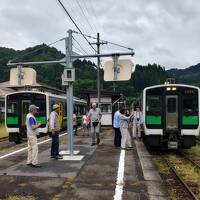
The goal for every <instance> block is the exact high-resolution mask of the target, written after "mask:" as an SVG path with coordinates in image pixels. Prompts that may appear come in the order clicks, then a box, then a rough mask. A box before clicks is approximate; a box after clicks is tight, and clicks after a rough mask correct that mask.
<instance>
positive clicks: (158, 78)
mask: <svg viewBox="0 0 200 200" xmlns="http://www.w3.org/2000/svg"><path fill="white" fill-rule="evenodd" d="M38 49H39V50H38ZM22 55H23V56H22ZM63 57H64V54H63V53H62V52H60V51H58V50H57V49H56V48H54V47H48V46H46V45H45V44H42V45H37V46H34V47H30V48H27V49H25V50H22V51H16V50H14V49H9V48H4V47H0V73H1V74H3V76H2V75H1V76H0V82H3V81H7V80H8V79H9V68H8V67H7V66H6V64H7V62H8V61H9V60H12V59H14V58H17V59H15V60H14V61H13V62H19V61H24V62H25V61H43V60H59V59H62V58H63ZM74 66H75V68H76V82H75V84H74V93H75V95H76V96H79V93H80V91H81V90H83V89H96V84H97V71H96V65H95V63H93V62H91V61H87V60H76V61H75V62H74ZM33 68H34V69H35V70H36V71H37V80H38V81H40V82H43V83H46V84H49V85H51V86H54V87H56V88H59V89H64V88H62V86H61V74H62V72H63V68H64V67H63V66H62V65H60V64H49V65H38V66H34V67H33ZM100 77H101V89H104V90H113V83H112V82H104V81H103V69H101V70H100ZM167 77H168V75H167V73H166V71H165V69H164V68H163V67H161V66H159V65H157V64H152V65H151V64H148V65H147V66H141V65H136V69H135V73H133V74H132V78H131V80H129V81H123V82H117V83H116V84H115V87H116V90H117V91H119V92H122V93H124V94H125V95H126V96H137V95H138V94H139V93H140V92H141V90H142V89H143V88H144V87H147V86H150V85H155V84H161V83H163V82H164V81H165V80H166V78H167Z"/></svg>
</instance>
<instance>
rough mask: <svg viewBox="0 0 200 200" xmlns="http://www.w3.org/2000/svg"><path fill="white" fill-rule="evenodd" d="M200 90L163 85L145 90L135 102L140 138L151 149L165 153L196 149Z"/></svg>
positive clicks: (168, 84) (198, 128)
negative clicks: (141, 119)
mask: <svg viewBox="0 0 200 200" xmlns="http://www.w3.org/2000/svg"><path fill="white" fill-rule="evenodd" d="M199 97H200V90H199V88H198V87H195V86H191V85H184V84H170V83H167V84H163V85H155V86H151V87H147V88H145V89H144V90H143V92H142V94H141V96H140V97H139V98H138V99H137V101H135V102H134V105H136V104H137V105H140V107H141V109H142V112H143V117H144V124H143V137H144V139H145V141H146V143H147V144H148V145H149V146H151V147H161V146H163V147H166V148H168V149H179V148H190V147H192V146H195V145H196V137H197V136H199V131H200V125H199V117H200V98H199Z"/></svg>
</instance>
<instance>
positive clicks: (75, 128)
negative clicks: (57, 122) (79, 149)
mask: <svg viewBox="0 0 200 200" xmlns="http://www.w3.org/2000/svg"><path fill="white" fill-rule="evenodd" d="M73 128H74V134H75V135H77V129H78V125H74V127H73Z"/></svg>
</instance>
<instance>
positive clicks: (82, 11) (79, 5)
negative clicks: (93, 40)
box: [76, 0, 95, 33]
mask: <svg viewBox="0 0 200 200" xmlns="http://www.w3.org/2000/svg"><path fill="white" fill-rule="evenodd" d="M76 3H77V5H78V7H79V8H80V10H81V13H82V14H83V16H84V17H85V19H86V22H87V23H88V25H89V27H90V28H91V30H92V31H93V33H95V31H94V29H93V27H92V25H91V23H90V22H89V20H88V18H87V16H86V15H85V12H84V10H83V8H82V7H81V4H80V3H79V1H78V0H76Z"/></svg>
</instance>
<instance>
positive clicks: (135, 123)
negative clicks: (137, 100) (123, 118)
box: [132, 105, 143, 139]
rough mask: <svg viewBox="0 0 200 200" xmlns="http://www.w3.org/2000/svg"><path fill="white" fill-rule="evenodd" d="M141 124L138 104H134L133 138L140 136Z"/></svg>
mask: <svg viewBox="0 0 200 200" xmlns="http://www.w3.org/2000/svg"><path fill="white" fill-rule="evenodd" d="M142 124H143V115H142V112H141V111H140V106H138V105H137V106H136V110H135V111H133V130H132V131H133V138H134V139H135V138H136V139H138V138H141V125H142Z"/></svg>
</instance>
